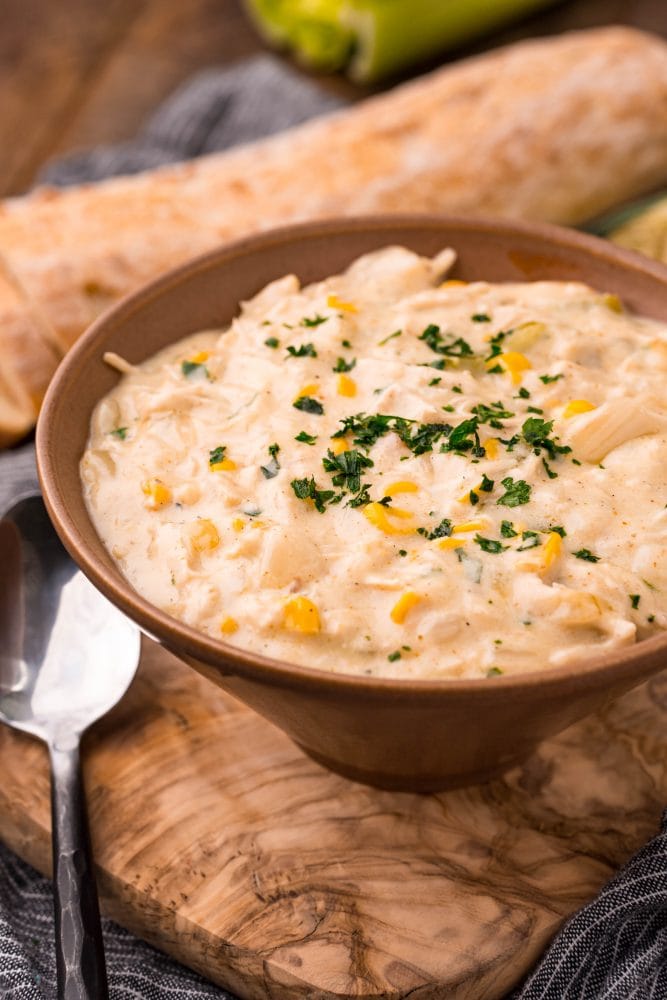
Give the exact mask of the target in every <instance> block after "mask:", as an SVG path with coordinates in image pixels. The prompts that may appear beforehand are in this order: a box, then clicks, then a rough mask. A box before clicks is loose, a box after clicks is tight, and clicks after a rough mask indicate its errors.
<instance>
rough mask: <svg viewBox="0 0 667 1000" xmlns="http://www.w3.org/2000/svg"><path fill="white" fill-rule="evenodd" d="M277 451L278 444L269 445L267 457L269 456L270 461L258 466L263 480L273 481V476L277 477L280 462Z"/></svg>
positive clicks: (278, 448)
mask: <svg viewBox="0 0 667 1000" xmlns="http://www.w3.org/2000/svg"><path fill="white" fill-rule="evenodd" d="M279 451H280V445H279V444H270V445H269V455H270V456H271V461H270V462H267V463H266V465H260V469H261V470H262V473H263V475H264V478H265V479H273V478H274V476H277V475H278V472H279V471H280V462H279V461H278V457H277V456H278V452H279Z"/></svg>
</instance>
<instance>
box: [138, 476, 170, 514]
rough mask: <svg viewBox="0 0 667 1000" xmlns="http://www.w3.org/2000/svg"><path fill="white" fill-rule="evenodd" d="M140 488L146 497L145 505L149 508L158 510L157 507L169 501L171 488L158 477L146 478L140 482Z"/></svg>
mask: <svg viewBox="0 0 667 1000" xmlns="http://www.w3.org/2000/svg"><path fill="white" fill-rule="evenodd" d="M141 490H142V492H143V493H144V495H145V497H146V506H147V507H148V509H149V510H158V508H159V507H164V506H165V505H166V504H168V503H171V490H170V489H169V487H168V486H165V485H164V483H163V482H162V481H161V480H160V479H147V480H146V482H144V483H142V484H141Z"/></svg>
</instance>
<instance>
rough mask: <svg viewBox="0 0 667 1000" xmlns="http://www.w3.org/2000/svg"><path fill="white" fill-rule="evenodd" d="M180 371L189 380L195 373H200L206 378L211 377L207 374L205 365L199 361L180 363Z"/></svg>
mask: <svg viewBox="0 0 667 1000" xmlns="http://www.w3.org/2000/svg"><path fill="white" fill-rule="evenodd" d="M181 371H182V372H183V374H184V375H185V376H186V378H189V377H190V375H194V374H195V373H196V372H202V374H203V375H205V376H206V378H210V377H211V376H210V375H209V373H208V368H207V367H206V365H204V364H202V363H201V361H182V362H181Z"/></svg>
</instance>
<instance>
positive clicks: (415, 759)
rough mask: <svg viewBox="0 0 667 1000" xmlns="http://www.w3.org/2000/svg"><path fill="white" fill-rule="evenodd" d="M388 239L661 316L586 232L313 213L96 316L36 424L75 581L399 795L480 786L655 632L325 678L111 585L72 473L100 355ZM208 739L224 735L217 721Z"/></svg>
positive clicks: (599, 686) (45, 479) (316, 752)
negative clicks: (484, 674) (608, 649)
mask: <svg viewBox="0 0 667 1000" xmlns="http://www.w3.org/2000/svg"><path fill="white" fill-rule="evenodd" d="M389 243H401V244H404V245H406V246H408V247H411V248H413V249H414V250H417V251H419V252H421V253H423V254H434V253H435V252H436V251H438V250H440V249H441V248H442V247H443V246H452V247H454V248H455V249H456V250H457V252H458V255H459V257H458V263H457V265H456V268H455V271H454V272H453V274H454V276H455V277H459V278H462V279H466V280H473V279H488V280H490V281H508V280H509V281H517V280H532V279H539V278H553V279H580V280H583V281H585V282H587V283H589V284H591V285H592V286H593V287H595V288H598V289H600V290H601V291H614V292H617V293H618V294H619V295H620V296H621V298H622V299H623V300H624V302H625V303H626V304H627V305H628V306H629V307H630V308H631V309H633V310H636V311H638V312H641V313H644V314H646V315H649V316H653V317H655V318H658V319H661V320H665V321H667V268H664V267H662V266H661V265H658V264H654V263H652V262H650V261H648V260H644V259H643V258H640V257H639V256H636V255H634V254H631V253H628V252H626V251H621V250H619V249H616V248H615V247H613V246H611V245H610V244H607V243H604V242H602V241H600V240H596V239H594V238H592V237H587V236H582V235H580V234H578V233H575V232H570V231H567V230H560V229H556V228H553V227H548V226H529V225H519V224H509V223H505V222H486V221H464V220H460V219H448V218H434V217H414V216H405V217H390V218H386V217H385V218H365V219H356V220H355V219H353V220H349V219H346V220H342V221H334V222H323V223H321V222H318V223H314V224H308V225H303V226H294V227H290V228H287V229H282V230H278V231H272V232H268V233H265V234H262V235H260V236H256V237H253V238H251V239H246V240H242V241H240V242H237V243H234V244H231V245H227V246H225V247H223V248H221V249H220V250H217V251H215V252H213V253H209V254H207V255H206V256H204V257H200V258H198V259H197V260H194V261H192V262H191V263H188V264H185V265H184V266H182V267H180V268H178V269H177V270H175V271H172V272H171V273H169V274H167V275H165V276H164V277H162V278H160V279H158V280H157V281H154V282H152V283H151V284H150V285H148V286H146V287H145V288H144V289H142V290H141V291H139V292H137V293H136V294H135V295H132V296H130V297H129V298H127V299H125V300H124V301H123V302H121V303H120V304H119V305H118V306H116V307H115V308H113V309H112V310H111V311H110V312H108V313H106V315H104V316H102V317H101V318H100V319H99V320H98V321H97V322H96V323H95V324H94V325H93V326H92V327H91V329H90V330H89V331H88V332H87V334H86V335H85V336H84V337H83V338H82V339H81V340H80V341H79V343H78V344H77V345H76V346H75V347H74V348H73V349H72V350H71V351H70V353H69V354H68V356H67V358H66V360H65V362H64V363H63V364H62V366H61V367H60V369H59V371H58V373H57V375H56V377H55V379H54V380H53V382H52V384H51V387H50V389H49V392H48V395H47V397H46V401H45V403H44V407H43V410H42V415H41V418H40V421H39V426H38V429H37V456H38V462H39V473H40V477H41V482H42V486H43V489H44V495H45V499H46V503H47V507H48V509H49V513H50V514H51V517H52V518H53V521H54V523H55V526H56V528H57V530H58V532H59V534H60V536H61V538H62V540H63V542H64V543H65V545H66V546H67V548H68V549H69V551H70V552H71V554H72V556H73V557H74V559H75V560H76V561H77V562H78V564H79V565H80V566H81V568H82V569H83V571H84V572H85V573H86V575H87V576H89V577H90V579H91V580H92V581H93V583H95V584H96V585H97V587H99V589H100V590H101V591H102V592H103V593H104V594H106V595H107V597H108V598H110V599H111V600H112V601H113V602H114V604H117V605H118V606H119V607H120V608H122V609H123V610H124V611H125V612H126V613H127V614H128V615H129V616H130V617H131V618H133V619H134V620H135V621H136V622H138V623H139V625H141V626H142V628H144V629H145V630H146V631H147V632H148V633H149V634H150V635H152V636H153V637H155V638H157V639H158V640H159V641H160V642H161V643H163V644H164V645H165V646H166V647H167V648H169V649H170V650H171V651H172V652H174V653H176V654H177V655H178V656H179V657H181V659H183V660H185V662H187V663H189V664H190V665H191V666H193V667H194V668H195V669H196V670H198V671H200V672H201V673H202V674H204V675H205V676H206V677H208V678H210V680H212V681H213V682H214V683H216V684H219V685H220V686H221V687H222V688H224V689H225V690H226V691H229V692H231V694H233V695H235V696H236V697H238V698H240V699H241V701H243V702H245V703H246V704H247V705H250V706H251V707H252V708H253V709H255V710H256V711H257V712H259V713H260V714H261V715H263V716H264V717H265V718H267V719H269V720H270V721H271V722H273V723H275V725H277V726H279V727H280V728H281V729H283V730H284V731H285V732H286V733H287V734H288V735H289V736H290V737H291V738H292V739H293V740H294V741H295V742H296V743H297V744H298V745H299V746H300V747H301V748H302V749H303V750H304V751H305V752H306V753H307V754H309V755H310V756H311V757H313V758H314V759H315V760H317V761H319V762H320V763H321V764H324V765H325V766H326V767H329V768H331V769H332V770H334V771H338V772H340V773H341V774H344V775H347V776H348V777H350V778H353V779H356V780H359V781H363V782H367V783H369V784H372V785H378V786H381V787H385V788H396V789H405V790H413V791H429V790H436V789H442V788H447V787H452V786H457V785H465V784H468V783H473V782H478V781H483V780H485V779H487V778H489V777H491V776H493V775H495V774H497V773H499V772H501V771H503V770H504V769H506V768H508V767H509V766H510V765H512V764H514V763H515V762H517V761H519V760H521V759H522V758H524V757H526V756H527V755H528V754H530V752H531V751H532V750H533V748H534V747H535V746H536V745H537V744H538V743H539V742H540V740H543V739H544V738H545V737H547V736H550V735H552V734H554V733H557V732H558V731H559V730H561V729H564V728H565V727H566V726H568V725H569V724H570V723H572V722H574V721H575V720H576V719H579V718H581V717H582V716H584V715H586V714H587V713H589V712H592V711H594V710H595V709H597V708H599V707H600V706H602V705H603V704H604V703H605V702H607V701H609V700H610V699H611V698H614V697H616V696H617V695H620V694H622V693H623V692H624V691H626V690H628V689H629V688H631V687H633V685H636V684H639V683H640V681H643V680H645V679H646V678H647V677H649V676H650V675H651V674H654V673H656V672H657V671H659V670H660V669H661V668H662V667H663V665H666V664H667V634H665V635H663V636H659V637H657V638H652V639H650V640H647V641H645V642H641V643H639V644H637V645H636V646H634V647H631V648H625V649H622V650H619V651H618V652H614V653H611V654H608V655H605V656H600V657H591V658H590V659H586V660H584V661H582V662H580V663H577V664H574V665H569V666H567V667H562V668H558V669H541V665H540V664H536V670H535V672H534V673H529V674H528V675H524V674H522V675H520V676H508V677H497V678H492V679H489V680H451V681H447V680H430V681H429V680H426V681H416V680H404V681H403V680H392V679H384V680H383V679H378V678H369V677H365V676H363V677H362V676H360V677H356V676H346V675H342V674H327V673H323V672H321V671H317V670H311V669H308V668H306V667H301V666H295V665H293V664H290V663H286V662H279V661H276V660H271V659H268V658H266V657H262V656H259V655H257V654H255V653H249V652H244V651H243V650H241V649H237V648H235V647H234V646H231V645H228V644H226V643H223V642H219V641H216V640H215V639H211V638H209V637H208V636H206V635H202V634H200V633H199V632H196V631H195V630H194V629H192V628H189V627H188V626H186V625H183V624H181V623H180V622H179V621H176V620H174V619H173V618H170V617H169V616H168V615H167V614H165V613H164V612H162V611H159V610H158V609H157V608H155V607H153V606H152V605H151V604H149V603H148V602H147V601H145V600H144V599H143V598H142V597H140V596H139V594H137V593H136V592H135V591H134V590H133V589H132V587H131V586H130V585H129V584H128V583H127V582H126V581H125V580H124V579H123V577H122V576H121V575H120V573H119V572H118V570H117V569H116V567H115V565H114V563H113V561H112V560H111V558H110V557H109V556H108V554H107V552H106V551H105V549H104V547H103V546H102V543H101V541H100V539H99V538H98V536H97V534H96V532H95V529H94V527H93V525H92V523H91V520H90V518H89V516H88V513H87V511H86V507H85V504H84V501H83V497H82V492H81V486H80V482H79V460H80V458H81V454H82V452H83V449H84V446H85V443H86V436H87V433H88V424H89V421H90V417H91V413H92V411H93V408H94V406H95V404H96V403H97V401H98V400H99V399H100V397H101V396H103V395H104V394H105V393H106V392H108V391H109V390H110V389H111V388H112V387H113V386H114V385H115V384H116V382H117V379H118V376H117V374H116V373H115V372H114V371H112V370H111V369H110V368H109V367H108V366H107V365H105V364H103V362H102V355H103V353H104V352H105V351H116V352H117V353H119V354H121V355H122V356H123V357H125V358H127V359H128V360H129V361H131V362H140V361H143V360H144V359H145V358H147V357H149V356H150V355H152V354H154V353H155V352H156V351H158V350H159V349H160V348H162V347H164V346H165V345H167V344H169V343H170V342H172V341H175V340H177V339H178V338H180V337H183V336H185V335H186V334H189V333H192V332H194V331H196V330H199V329H204V328H211V327H215V326H222V325H224V324H226V323H227V322H228V321H229V320H230V319H231V317H232V316H233V315H234V313H235V311H236V309H237V304H238V302H239V300H241V299H247V298H249V297H250V296H252V295H253V294H254V293H255V292H257V291H258V290H259V289H260V288H261V287H262V286H263V285H265V284H266V283H267V282H268V281H269V280H271V279H273V278H277V277H279V276H281V275H283V274H286V273H288V272H291V271H293V272H295V273H296V274H297V275H298V276H299V277H300V278H301V280H302V281H303V282H312V281H314V280H317V279H320V278H323V277H325V276H326V275H329V274H334V273H336V272H337V271H339V270H340V269H341V268H344V267H345V266H346V265H347V264H348V263H349V262H350V261H352V260H353V259H354V258H355V257H357V256H358V255H359V254H361V253H365V252H367V251H369V250H372V249H375V248H377V247H380V246H383V245H386V244H389ZM220 739H221V740H224V739H225V732H224V722H222V721H221V729H220Z"/></svg>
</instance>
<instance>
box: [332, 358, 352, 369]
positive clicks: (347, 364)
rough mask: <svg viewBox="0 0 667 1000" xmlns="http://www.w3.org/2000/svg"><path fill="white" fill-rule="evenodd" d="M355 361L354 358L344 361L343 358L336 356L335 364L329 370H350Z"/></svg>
mask: <svg viewBox="0 0 667 1000" xmlns="http://www.w3.org/2000/svg"><path fill="white" fill-rule="evenodd" d="M356 363H357V359H356V358H352V360H351V361H346V360H345V358H337V360H336V364H335V365H334V366H333V368H332V369H331V370H332V371H334V372H351V371H352V369H353V368H354V366H355V365H356Z"/></svg>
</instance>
